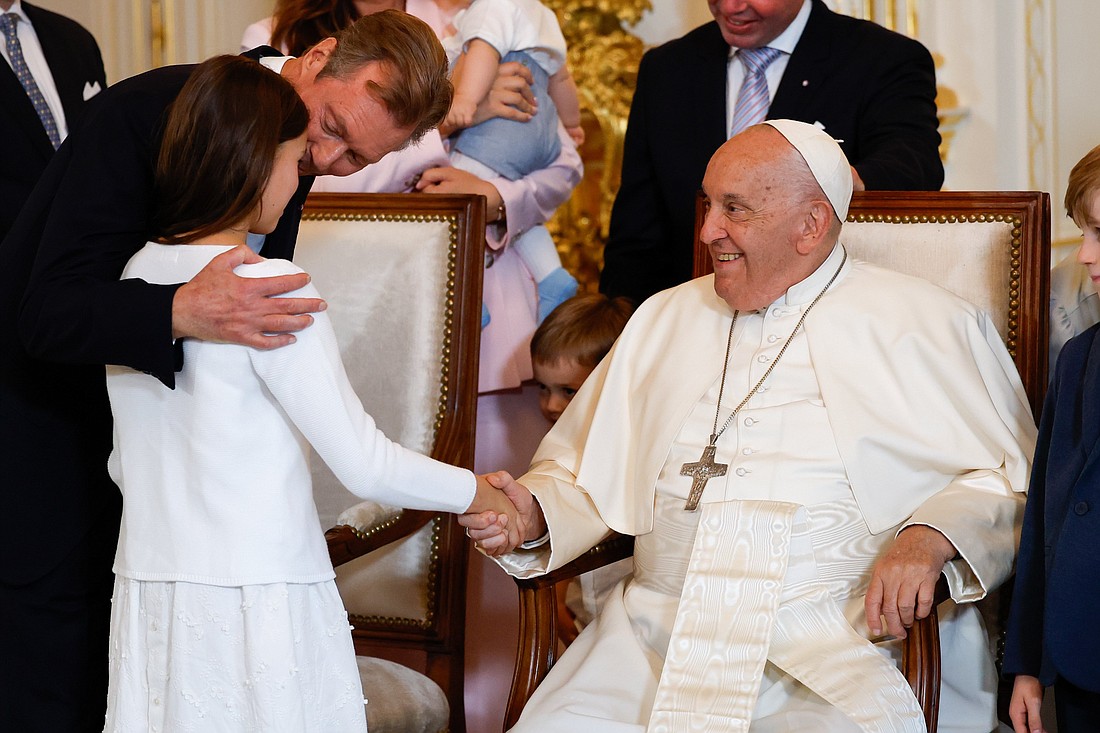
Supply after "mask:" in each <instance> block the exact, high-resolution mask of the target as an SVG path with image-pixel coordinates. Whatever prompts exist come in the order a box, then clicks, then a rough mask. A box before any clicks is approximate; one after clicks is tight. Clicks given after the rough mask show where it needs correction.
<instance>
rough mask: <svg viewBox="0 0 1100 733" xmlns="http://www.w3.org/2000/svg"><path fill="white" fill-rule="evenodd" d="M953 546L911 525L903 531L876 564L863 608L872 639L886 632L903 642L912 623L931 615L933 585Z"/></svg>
mask: <svg viewBox="0 0 1100 733" xmlns="http://www.w3.org/2000/svg"><path fill="white" fill-rule="evenodd" d="M955 552H956V550H955V546H954V545H952V544H951V542H950V540H948V539H947V538H946V537H944V536H943V535H942V534H941V533H940V532H939V531H938V530H935V529H933V528H931V527H928V526H925V525H919V524H918V525H913V526H911V527H906V528H905V529H904V530H902V532H901V534H899V535H898V536H897V539H895V540H894V544H893V546H891V547H890V550H889V551H888V552H887V553H886V555H885V556H884V557H882V559H880V560H879V561H878V562H877V563H875V567H874V570H873V571H872V572H871V584H870V586H869V587H868V588H867V599H866V601H865V603H864V608H865V610H866V612H867V626H868V627H870V629H871V633H872V634H874V635H875V636H879V635H880V634H882V617H883V616H885V617H886V629H887V630H888V631H889V632H890V633H891V634H893V635H894V636H896V637H898V638H899V639H904V638H905V636H906V631H905V630H906V629H907V628H909V627H910V626H912V625H913V621H915V620H916V619H919V618H924V617H925V616H927V615H928V614H929V613H931V612H932V599H933V598H934V597H935V594H936V583H937V582H938V581H939V578H940V572H941V571H942V570H943V566H944V565H945V564H947V561H948V560H950V559H951V558H953V557H954V556H955Z"/></svg>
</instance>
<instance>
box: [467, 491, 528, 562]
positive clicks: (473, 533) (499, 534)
mask: <svg viewBox="0 0 1100 733" xmlns="http://www.w3.org/2000/svg"><path fill="white" fill-rule="evenodd" d="M485 479H486V480H487V481H488V482H489V483H490V484H491V485H492V486H494V487H496V488H497V489H499V492H500V496H502V497H504V498H506V499H507V502H508V503H509V505H510V506H511V507H512V509H513V510H514V511H515V513H516V516H515V518H512V517H511V515H510V513H501V512H494V511H482V512H470V513H467V514H463V515H461V516H459V518H458V523H459V524H461V525H462V526H463V527H465V528H466V534H468V535H469V536H470V538H471V539H473V540H474V542H475V543H476V544H477V546H478V547H479V548H480V549H481V550H482V551H483V552H485V554H487V555H490V556H492V557H498V556H500V555H504V554H506V553H509V552H511V551H512V550H514V549H515V548H516V546H518V545H519V544H520V543H521V542H525V541H527V540H530V539H537V538H539V537H541V536H542V535H543V534H545V533H546V522H545V521H544V519H543V516H542V508H541V507H540V506H539V504H538V502H537V501H535V498H534V497H533V496H532V495H531V492H530V491H528V490H527V487H526V486H524V485H523V484H521V483H518V482H517V481H516V480H515V479H513V478H512V477H511V476H510V475H509V474H508V473H507V472H505V471H498V472H497V473H491V474H487V475H486V476H485ZM502 520H503V521H502ZM509 523H511V524H512V528H513V529H516V528H518V529H519V539H518V541H517V540H516V538H515V534H513V533H512V532H509V527H508V525H509Z"/></svg>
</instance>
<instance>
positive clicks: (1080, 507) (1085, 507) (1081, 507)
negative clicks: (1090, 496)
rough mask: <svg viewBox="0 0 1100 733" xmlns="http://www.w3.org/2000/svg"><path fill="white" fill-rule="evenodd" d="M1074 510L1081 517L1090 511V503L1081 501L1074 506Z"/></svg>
mask: <svg viewBox="0 0 1100 733" xmlns="http://www.w3.org/2000/svg"><path fill="white" fill-rule="evenodd" d="M1073 512H1074V513H1075V514H1076V515H1077V516H1079V517H1081V516H1084V515H1086V514H1088V513H1089V503H1088V502H1087V501H1079V502H1077V504H1076V505H1074V507H1073Z"/></svg>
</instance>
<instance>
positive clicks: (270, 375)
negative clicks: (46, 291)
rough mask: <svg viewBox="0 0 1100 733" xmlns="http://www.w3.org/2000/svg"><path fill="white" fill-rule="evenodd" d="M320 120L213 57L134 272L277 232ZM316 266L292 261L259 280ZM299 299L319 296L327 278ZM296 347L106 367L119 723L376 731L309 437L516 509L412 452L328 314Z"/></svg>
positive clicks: (273, 82)
mask: <svg viewBox="0 0 1100 733" xmlns="http://www.w3.org/2000/svg"><path fill="white" fill-rule="evenodd" d="M307 123H308V113H307V111H306V108H305V106H304V105H303V104H302V101H301V100H300V99H299V98H298V95H297V93H296V92H295V91H294V89H293V87H291V85H290V84H289V83H288V82H286V81H285V80H283V79H282V78H281V77H280V76H279V75H278V74H275V73H273V72H271V71H269V70H267V69H265V68H263V67H261V66H260V65H259V64H257V63H255V62H254V61H251V60H248V59H245V58H242V57H234V56H221V57H217V58H214V59H211V60H209V61H207V62H205V63H203V64H201V65H200V66H198V67H197V69H196V70H195V71H194V73H193V74H192V76H191V77H190V79H189V80H188V82H187V83H186V85H185V86H184V87H183V90H182V91H181V92H180V95H179V97H178V98H177V99H176V101H175V102H174V103H173V105H172V106H171V107H170V108H169V116H168V121H167V125H166V129H165V133H164V139H163V143H162V146H161V150H160V154H159V160H158V163H157V170H156V179H155V180H156V184H155V187H156V197H155V198H156V202H157V203H156V211H155V212H154V215H153V221H154V222H155V231H157V232H158V234H159V239H158V241H157V242H150V243H149V244H147V245H146V246H145V248H144V249H142V250H141V251H139V252H138V253H137V254H136V255H134V257H133V258H132V259H131V260H130V262H129V263H128V264H127V266H126V269H125V271H124V272H123V279H127V278H140V279H142V280H146V281H147V282H152V283H164V284H170V283H179V282H185V281H188V280H190V279H191V278H192V277H193V276H194V275H195V274H196V273H198V271H199V270H201V269H202V268H203V266H205V265H206V264H207V263H208V262H209V261H210V260H211V259H212V258H214V257H215V256H217V255H219V254H221V253H223V252H225V251H227V250H229V249H232V248H233V247H234V246H238V245H242V244H243V243H244V240H245V236H246V234H247V232H248V231H249V230H251V231H255V232H259V233H268V232H270V231H272V230H273V229H274V227H275V225H276V223H277V221H278V220H279V217H280V216H281V215H282V212H283V209H284V208H285V206H286V204H287V202H288V201H289V200H290V197H291V196H292V194H293V193H294V191H295V189H296V188H297V186H298V174H297V164H298V160H299V158H300V157H301V156H302V153H303V151H304V150H305V145H306V138H305V130H306V125H307ZM297 272H301V270H300V269H299V268H297V267H296V266H294V265H292V264H291V263H290V262H287V261H285V260H265V261H262V262H259V263H257V264H249V265H242V266H240V267H239V268H237V274H238V275H241V276H243V277H266V276H271V275H285V274H289V273H297ZM287 297H314V298H315V297H319V295H318V293H317V291H316V290H315V289H314V288H313V286H312V285H310V286H306V287H305V288H302V289H301V290H298V291H296V292H293V293H288V294H287ZM314 318H315V322H314V323H313V325H312V326H310V327H309V328H306V329H305V330H303V331H301V332H299V333H298V334H297V335H296V336H297V338H296V341H295V342H294V343H293V344H291V345H289V346H284V347H282V348H278V349H274V350H270V351H259V350H256V349H253V348H249V347H245V346H238V345H234V344H220V343H211V342H205V341H196V340H192V339H187V340H185V341H184V342H183V354H184V361H183V369H182V371H180V372H179V373H178V375H177V381H176V387H175V389H167V388H165V387H164V385H162V384H161V383H160V382H159V381H158V380H157V379H156V378H155V377H151V376H149V375H147V374H143V373H141V372H137V371H134V370H132V369H128V368H124V367H108V369H107V386H108V392H109V394H110V398H111V406H112V409H113V411H114V416H115V435H114V452H113V453H112V454H111V459H110V472H111V476H112V478H113V479H114V480H115V482H116V483H117V484H118V485H119V487H121V489H122V493H123V498H124V509H123V519H122V530H121V534H120V537H119V544H118V553H117V555H116V558H115V567H114V570H115V573H116V581H115V594H114V600H113V609H112V617H111V642H110V644H111V648H110V690H109V695H108V711H107V722H106V728H105V730H108V731H141V732H142V733H145V732H146V731H182V730H195V731H203V732H204V733H208V732H214V731H245V730H248V731H253V730H256V731H260V730H262V731H295V732H296V733H297V732H300V731H317V732H318V733H319V732H321V731H341V733H345V732H349V731H365V730H366V719H365V714H364V708H363V693H362V689H361V686H360V682H359V675H358V669H357V666H356V662H355V655H354V650H353V647H352V640H351V634H350V631H349V627H348V619H347V613H346V612H345V610H344V607H343V604H342V603H341V600H340V597H339V595H338V594H337V591H336V586H335V584H334V582H333V578H334V573H333V569H332V565H331V563H330V562H329V558H328V552H327V550H326V545H325V541H324V537H323V535H322V532H321V529H320V524H319V520H318V518H317V510H316V507H315V506H314V502H313V496H312V489H311V486H310V473H309V456H308V453H309V447H310V445H312V446H313V447H314V449H316V451H317V454H318V455H319V456H320V457H321V458H322V459H323V460H324V461H325V462H326V463H327V464H328V465H329V467H330V468H332V470H333V472H334V473H335V474H336V476H337V477H339V478H340V479H341V481H343V483H344V484H345V485H346V486H347V487H348V488H349V489H350V490H351V491H353V492H355V493H356V494H358V495H359V496H361V497H364V498H369V499H373V500H376V501H380V502H385V503H387V504H394V505H399V506H404V507H409V508H413V509H428V510H435V511H440V510H442V511H449V512H463V511H478V509H477V507H480V506H486V507H495V508H497V509H499V510H501V511H503V510H504V509H506V506H507V499H505V498H504V497H503V494H501V492H499V491H497V490H496V489H494V488H493V487H492V486H490V485H489V483H488V482H487V481H486V480H485V479H484V478H480V477H478V478H475V476H474V475H473V474H471V473H470V472H469V471H466V470H464V469H459V468H456V467H453V466H448V465H445V464H442V463H439V462H437V461H434V460H432V459H430V458H427V457H425V456H422V455H419V454H417V453H413V452H411V451H408V450H406V449H404V448H402V447H401V446H399V445H397V444H395V443H392V442H391V441H389V440H388V439H387V438H386V437H385V436H384V435H383V434H382V433H381V432H380V431H379V430H378V429H377V428H376V427H375V424H374V421H373V420H372V419H371V416H370V415H368V414H366V413H365V412H364V411H363V407H362V405H361V403H360V402H359V400H358V398H357V397H356V396H355V394H354V392H353V391H352V389H351V387H350V386H349V384H348V380H347V377H346V375H345V373H344V368H343V365H342V364H341V362H340V355H339V351H338V349H337V345H336V339H335V336H334V334H333V330H332V326H331V323H330V321H329V318H328V315H327V314H326V313H324V312H321V313H317V314H315V315H314Z"/></svg>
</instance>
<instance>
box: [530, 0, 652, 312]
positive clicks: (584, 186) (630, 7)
mask: <svg viewBox="0 0 1100 733" xmlns="http://www.w3.org/2000/svg"><path fill="white" fill-rule="evenodd" d="M546 5H547V6H549V7H550V8H552V9H553V10H554V11H555V12H556V13H557V14H558V20H559V21H560V23H561V27H562V33H563V34H564V35H565V40H566V43H567V44H568V46H569V57H568V62H569V68H570V70H571V71H572V73H573V78H574V79H575V80H576V82H577V90H578V94H579V97H580V101H581V110H582V124H583V126H584V130H585V138H586V139H585V142H584V145H582V146H581V148H580V151H579V152H580V154H581V159H582V160H583V161H584V168H585V173H584V179H583V180H582V181H581V182H580V184H579V185H578V186H577V188H576V190H575V191H574V192H573V195H572V197H571V198H570V199H569V201H567V202H566V203H565V204H564V205H563V206H562V207H561V208H559V209H558V211H557V213H556V214H555V215H554V217H553V218H552V219H551V220H550V222H549V223H548V225H547V226H548V228H549V229H550V232H551V234H553V236H554V240H555V241H556V242H557V245H558V251H559V252H560V253H561V257H562V262H563V263H564V264H565V266H566V268H567V269H569V270H570V271H571V272H572V273H573V275H574V276H576V278H577V280H578V281H579V282H580V284H581V290H588V291H594V290H595V289H596V287H597V285H598V282H599V272H600V268H601V267H602V266H603V247H604V244H605V243H606V241H607V230H608V223H609V221H610V219H611V205H612V203H614V201H615V194H616V193H617V192H618V190H619V180H620V177H619V174H620V171H621V169H622V161H623V135H624V133H625V132H626V119H627V116H628V115H629V113H630V100H631V98H632V97H633V95H634V86H635V82H636V80H637V78H638V63H639V62H640V61H641V59H642V53H643V52H644V50H645V49H644V46H643V44H642V41H641V39H640V38H638V37H637V36H634V35H633V34H631V33H630V32H629V31H627V30H625V29H624V28H623V24H624V23H625V24H627V25H630V26H632V25H634V24H635V23H637V22H638V21H639V20H640V19H641V17H642V15H643V14H644V13H645V12H646V11H648V10H651V9H652V7H653V6H652V4H651V3H650V1H649V0H546Z"/></svg>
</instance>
